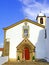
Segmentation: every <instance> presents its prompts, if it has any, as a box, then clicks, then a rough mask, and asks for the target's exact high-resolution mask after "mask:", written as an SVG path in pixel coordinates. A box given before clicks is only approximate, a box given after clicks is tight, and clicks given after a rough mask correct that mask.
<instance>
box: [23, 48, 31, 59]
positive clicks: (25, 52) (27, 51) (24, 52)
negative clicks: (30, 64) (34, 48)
mask: <svg viewBox="0 0 49 65" xmlns="http://www.w3.org/2000/svg"><path fill="white" fill-rule="evenodd" d="M22 58H24V60H29V59H30V52H29V48H27V47H26V48H24V50H23V53H22Z"/></svg>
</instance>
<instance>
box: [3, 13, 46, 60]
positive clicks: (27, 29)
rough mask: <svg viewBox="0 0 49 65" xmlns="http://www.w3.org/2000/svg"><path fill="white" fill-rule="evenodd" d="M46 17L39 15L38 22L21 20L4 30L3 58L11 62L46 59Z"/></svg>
mask: <svg viewBox="0 0 49 65" xmlns="http://www.w3.org/2000/svg"><path fill="white" fill-rule="evenodd" d="M45 27H46V15H45V14H43V13H41V12H40V13H39V14H38V16H37V17H36V22H34V21H32V20H30V19H27V18H26V19H24V20H21V21H19V22H17V23H15V24H13V25H11V26H8V27H6V28H4V50H3V56H8V60H9V61H17V60H18V59H19V60H20V61H23V60H27V61H32V57H33V56H34V57H35V59H45V58H46V43H45V40H46V38H47V34H46V28H45Z"/></svg>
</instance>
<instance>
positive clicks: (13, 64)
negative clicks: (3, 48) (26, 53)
mask: <svg viewBox="0 0 49 65" xmlns="http://www.w3.org/2000/svg"><path fill="white" fill-rule="evenodd" d="M3 65H49V63H47V62H6V63H4V64H3Z"/></svg>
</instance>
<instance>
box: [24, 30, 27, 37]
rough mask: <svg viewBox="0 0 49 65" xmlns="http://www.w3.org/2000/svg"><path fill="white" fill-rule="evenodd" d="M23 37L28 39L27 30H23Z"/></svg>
mask: <svg viewBox="0 0 49 65" xmlns="http://www.w3.org/2000/svg"><path fill="white" fill-rule="evenodd" d="M24 36H25V37H28V29H24Z"/></svg>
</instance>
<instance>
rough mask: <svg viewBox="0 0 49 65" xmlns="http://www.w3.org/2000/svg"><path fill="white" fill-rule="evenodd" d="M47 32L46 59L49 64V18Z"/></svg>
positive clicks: (48, 19)
mask: <svg viewBox="0 0 49 65" xmlns="http://www.w3.org/2000/svg"><path fill="white" fill-rule="evenodd" d="M46 30H47V38H46V50H47V57H46V59H47V61H48V62H49V18H47V22H46Z"/></svg>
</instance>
